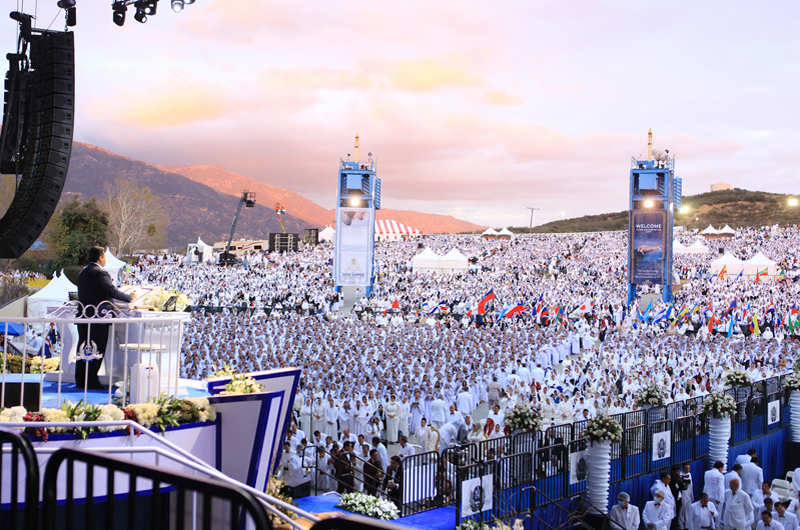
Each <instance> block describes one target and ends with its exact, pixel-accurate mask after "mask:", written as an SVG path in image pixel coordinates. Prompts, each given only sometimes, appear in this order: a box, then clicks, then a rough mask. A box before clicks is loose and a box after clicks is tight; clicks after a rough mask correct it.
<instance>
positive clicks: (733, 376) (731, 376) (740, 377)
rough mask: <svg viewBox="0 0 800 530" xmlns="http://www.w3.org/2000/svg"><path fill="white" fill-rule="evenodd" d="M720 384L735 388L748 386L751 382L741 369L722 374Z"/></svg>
mask: <svg viewBox="0 0 800 530" xmlns="http://www.w3.org/2000/svg"><path fill="white" fill-rule="evenodd" d="M722 382H723V384H724V385H725V386H728V387H732V388H736V387H737V386H750V385H752V384H753V382H752V381H751V380H750V376H749V375H747V372H745V371H744V370H742V369H741V368H734V369H733V370H728V371H726V372H723V374H722Z"/></svg>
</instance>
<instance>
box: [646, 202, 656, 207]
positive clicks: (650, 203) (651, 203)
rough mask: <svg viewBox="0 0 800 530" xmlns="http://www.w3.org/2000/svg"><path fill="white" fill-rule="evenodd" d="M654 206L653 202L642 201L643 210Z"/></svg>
mask: <svg viewBox="0 0 800 530" xmlns="http://www.w3.org/2000/svg"><path fill="white" fill-rule="evenodd" d="M655 204H656V203H654V202H653V201H644V207H645V208H652V207H653V206H655Z"/></svg>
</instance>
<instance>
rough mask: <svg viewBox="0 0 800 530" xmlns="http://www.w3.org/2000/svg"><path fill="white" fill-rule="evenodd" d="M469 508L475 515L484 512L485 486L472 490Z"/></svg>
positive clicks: (478, 486)
mask: <svg viewBox="0 0 800 530" xmlns="http://www.w3.org/2000/svg"><path fill="white" fill-rule="evenodd" d="M469 507H470V509H471V510H472V512H473V513H477V512H481V511H483V486H481V485H480V484H478V485H477V486H475V487H474V488H472V492H471V493H470V496H469Z"/></svg>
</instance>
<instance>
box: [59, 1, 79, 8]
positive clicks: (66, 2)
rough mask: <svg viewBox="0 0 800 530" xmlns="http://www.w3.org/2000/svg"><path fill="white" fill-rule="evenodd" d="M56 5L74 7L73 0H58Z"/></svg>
mask: <svg viewBox="0 0 800 530" xmlns="http://www.w3.org/2000/svg"><path fill="white" fill-rule="evenodd" d="M57 5H58V7H60V8H61V9H69V8H70V7H75V0H58V4H57Z"/></svg>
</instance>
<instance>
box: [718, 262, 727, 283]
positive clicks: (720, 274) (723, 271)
mask: <svg viewBox="0 0 800 530" xmlns="http://www.w3.org/2000/svg"><path fill="white" fill-rule="evenodd" d="M726 274H728V266H727V265H723V266H722V270H721V271H719V274H717V279H718V280H721V279H722V278H723V277H724V276H725V275H726Z"/></svg>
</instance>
